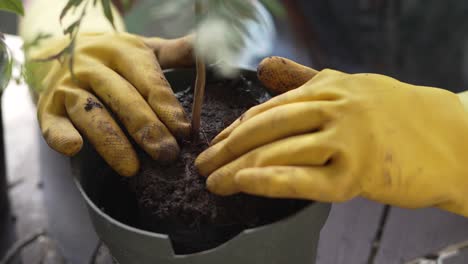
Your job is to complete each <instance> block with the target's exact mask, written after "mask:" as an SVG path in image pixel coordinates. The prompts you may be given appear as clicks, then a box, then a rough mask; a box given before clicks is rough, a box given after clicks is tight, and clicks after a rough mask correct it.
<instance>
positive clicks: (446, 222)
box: [0, 38, 468, 264]
mask: <svg viewBox="0 0 468 264" xmlns="http://www.w3.org/2000/svg"><path fill="white" fill-rule="evenodd" d="M8 41H9V42H10V43H13V42H15V41H17V40H15V39H14V38H9V40H8ZM13 44H14V43H13ZM17 56H19V57H20V55H17ZM2 108H3V122H4V129H5V132H4V137H5V138H4V139H5V145H6V163H7V175H8V180H9V183H10V189H9V195H10V200H11V204H12V211H13V214H14V215H15V218H14V219H12V221H13V220H14V224H15V226H16V237H17V239H18V240H22V239H24V238H26V237H28V236H31V235H32V234H36V233H38V232H43V231H44V230H45V231H46V234H45V235H43V236H41V237H40V239H37V240H35V242H34V243H32V244H31V245H29V246H27V247H25V248H24V249H23V251H22V254H21V258H22V260H23V263H28V264H30V263H31V264H34V263H77V264H81V263H89V259H90V258H91V257H92V255H93V251H94V250H95V248H96V245H97V243H98V242H97V238H96V235H95V234H94V232H93V230H92V229H91V228H90V221H89V219H88V216H87V212H86V209H85V206H84V204H83V201H81V200H80V199H79V197H78V193H77V191H76V188H75V187H74V185H73V183H72V180H71V172H70V171H69V161H68V159H67V158H65V157H63V156H61V155H58V154H57V153H55V152H54V151H52V150H50V149H49V148H48V147H47V146H46V144H45V143H44V141H43V140H42V138H41V137H40V133H39V129H38V125H37V121H36V117H35V106H34V104H33V102H32V100H31V98H30V96H29V91H28V88H27V86H26V85H24V84H23V83H19V84H18V83H16V82H14V81H12V82H11V84H10V85H9V87H8V88H7V89H6V91H5V92H4V94H3V98H2ZM77 200H78V201H77ZM1 235H2V234H0V236H1ZM467 240H468V219H465V218H463V217H460V216H456V215H454V214H450V213H446V212H443V211H440V210H437V209H422V210H405V209H400V208H394V207H385V206H383V205H380V204H377V203H374V202H371V201H367V200H365V199H355V200H352V201H350V202H346V203H342V204H334V205H333V208H332V211H331V213H330V216H329V218H328V220H327V222H326V224H325V226H324V228H323V229H322V232H321V239H320V245H319V250H318V258H317V263H319V264H373V263H377V264H394V263H409V262H410V261H412V260H415V259H417V258H420V257H424V256H431V255H434V254H436V253H437V252H438V251H440V250H442V249H443V248H445V247H447V246H449V245H452V244H456V243H461V242H464V241H467ZM1 254H2V252H0V255H1ZM95 263H112V260H111V258H110V257H109V255H108V254H107V253H106V250H105V248H103V247H102V248H101V249H100V251H99V254H98V256H97V260H96V262H95ZM413 263H420V264H431V263H434V264H435V263H437V262H435V260H434V261H430V260H426V261H419V262H413ZM439 263H450V264H462V263H468V251H463V250H460V251H459V252H458V253H457V254H455V255H454V256H453V257H451V258H447V259H445V260H444V261H443V262H439Z"/></svg>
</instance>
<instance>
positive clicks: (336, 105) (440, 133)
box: [196, 57, 468, 216]
mask: <svg viewBox="0 0 468 264" xmlns="http://www.w3.org/2000/svg"><path fill="white" fill-rule="evenodd" d="M258 75H259V78H260V79H261V80H262V81H263V83H264V84H265V85H266V86H268V87H269V88H271V89H272V90H276V91H280V92H282V91H285V90H288V89H290V88H293V87H294V85H299V84H300V83H298V82H300V81H301V80H302V81H304V80H306V79H308V78H310V77H313V78H312V79H310V80H309V81H307V82H306V83H304V84H303V85H301V86H300V87H299V88H297V89H293V90H291V91H289V92H286V93H284V94H282V95H279V96H277V97H275V98H273V99H271V100H270V101H268V102H266V103H263V104H261V105H258V106H256V107H253V108H251V109H250V110H249V111H247V112H246V113H245V114H244V115H243V116H241V117H240V118H239V119H238V120H237V121H235V122H234V123H233V124H232V125H231V126H229V127H228V128H227V129H226V130H224V131H223V132H222V133H220V134H219V135H218V136H217V137H216V138H215V139H214V141H213V145H212V146H211V147H210V148H209V149H208V150H206V151H205V152H203V153H202V154H201V155H200V156H199V157H198V159H197V160H196V165H197V167H198V169H199V171H200V173H201V174H203V175H205V176H209V178H208V180H207V185H208V188H209V190H211V191H212V192H214V193H217V194H220V195H229V194H233V193H237V192H246V193H250V194H256V195H264V196H269V197H285V198H304V199H313V200H318V201H327V202H340V201H346V200H349V199H351V198H353V197H356V196H363V197H366V198H368V199H371V200H375V201H378V202H382V203H387V204H391V205H395V206H401V207H406V208H421V207H428V206H436V207H439V208H442V209H445V210H448V211H451V212H455V213H458V214H462V215H464V216H468V195H467V193H468V170H467V168H466V166H467V165H466V164H468V112H467V111H466V110H465V109H464V106H463V105H462V103H461V101H460V100H459V97H458V96H457V95H456V94H453V93H451V92H448V91H445V90H441V89H437V88H430V87H422V86H415V85H410V84H407V83H402V82H399V81H397V80H395V79H392V78H390V77H386V76H383V75H378V74H346V73H342V72H338V71H334V70H323V71H320V72H316V71H315V70H312V69H307V68H305V67H304V66H301V65H298V64H296V63H293V62H291V61H288V60H286V59H282V58H275V57H274V58H268V59H265V60H264V61H263V62H262V63H261V64H260V66H259V69H258Z"/></svg>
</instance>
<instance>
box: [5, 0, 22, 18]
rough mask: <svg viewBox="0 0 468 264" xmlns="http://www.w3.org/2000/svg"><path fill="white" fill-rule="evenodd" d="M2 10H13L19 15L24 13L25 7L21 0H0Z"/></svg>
mask: <svg viewBox="0 0 468 264" xmlns="http://www.w3.org/2000/svg"><path fill="white" fill-rule="evenodd" d="M0 10H5V11H8V12H13V13H15V14H18V15H22V16H23V15H24V7H23V3H22V2H21V0H0Z"/></svg>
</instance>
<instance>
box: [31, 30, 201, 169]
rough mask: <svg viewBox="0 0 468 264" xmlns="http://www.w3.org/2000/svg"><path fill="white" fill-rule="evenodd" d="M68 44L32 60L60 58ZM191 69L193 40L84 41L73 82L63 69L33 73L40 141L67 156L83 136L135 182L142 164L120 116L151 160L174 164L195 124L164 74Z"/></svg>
mask: <svg viewBox="0 0 468 264" xmlns="http://www.w3.org/2000/svg"><path fill="white" fill-rule="evenodd" d="M68 41H69V40H68V38H60V39H57V40H53V41H49V42H47V46H46V47H42V48H41V49H39V50H38V52H35V53H34V54H32V55H31V58H29V61H34V59H40V58H47V57H49V56H51V55H54V54H56V53H58V52H59V51H61V50H62V49H63V48H64V47H65V46H66V44H67V43H68ZM43 46H44V45H43ZM192 63H193V58H192V45H191V37H190V36H189V37H184V38H181V39H175V40H164V39H159V38H143V37H139V36H136V35H131V34H127V33H103V34H82V35H79V36H78V41H77V43H76V47H75V55H74V63H73V65H74V66H73V71H74V75H75V78H76V79H74V77H73V76H72V75H71V73H70V70H69V67H67V66H68V63H66V62H64V63H60V62H59V61H58V60H54V61H52V62H47V63H34V66H32V67H31V68H32V76H33V77H34V78H36V80H34V81H33V83H34V84H35V85H36V86H40V87H42V92H41V94H40V97H39V101H38V119H39V124H40V127H41V130H42V134H43V136H44V138H45V140H46V141H47V143H48V144H49V145H50V147H52V148H53V149H55V150H57V151H58V152H60V153H63V154H65V155H69V156H72V155H74V154H76V153H77V152H78V151H79V150H80V149H81V147H82V144H83V140H82V137H81V135H83V136H85V137H86V138H87V139H88V140H89V141H90V142H91V144H92V145H93V146H94V147H95V149H96V150H97V152H98V153H99V154H100V155H101V156H102V157H103V158H104V160H105V161H106V162H107V163H108V164H109V165H110V166H111V167H112V168H113V169H115V170H116V171H117V172H118V173H119V174H120V175H123V176H131V175H134V174H135V173H136V172H137V171H138V169H139V162H138V158H137V155H136V153H135V151H134V150H133V148H132V146H131V144H130V142H129V140H128V139H127V137H126V135H125V134H124V132H123V130H122V129H121V128H120V127H119V125H118V123H117V122H116V120H114V116H115V117H116V118H117V119H118V121H119V122H120V123H121V124H122V125H123V126H124V127H125V129H126V131H127V132H128V134H129V135H130V136H131V137H132V138H133V139H134V140H135V142H136V143H138V145H139V146H140V147H141V148H143V149H144V150H145V151H146V152H147V153H148V154H149V155H150V156H151V157H152V158H153V159H155V160H161V161H166V160H173V159H175V158H176V157H177V155H178V152H179V147H178V144H177V141H176V138H178V139H180V138H184V137H186V136H188V135H189V133H190V122H189V121H188V119H187V117H186V115H185V113H184V110H183V108H182V106H181V105H180V104H179V102H178V100H177V99H176V97H175V96H174V94H173V92H172V90H171V88H170V86H169V83H168V82H167V81H166V79H165V77H164V75H163V73H162V69H164V68H171V67H178V66H189V65H191V64H192ZM110 112H112V113H113V114H114V116H113V115H111V113H110ZM80 134H81V135H80Z"/></svg>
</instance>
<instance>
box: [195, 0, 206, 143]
mask: <svg viewBox="0 0 468 264" xmlns="http://www.w3.org/2000/svg"><path fill="white" fill-rule="evenodd" d="M201 12H202V7H201V1H200V0H197V1H196V2H195V14H196V16H197V17H199V16H200V14H201ZM197 37H198V36H197ZM196 70H197V77H196V80H195V94H194V96H193V105H192V135H193V136H194V137H195V138H198V136H199V133H200V122H201V109H202V104H203V97H204V95H205V83H206V68H205V63H204V61H203V59H202V58H201V57H200V56H199V55H196Z"/></svg>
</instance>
